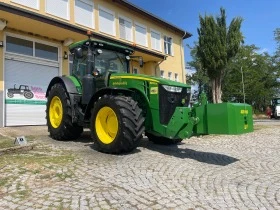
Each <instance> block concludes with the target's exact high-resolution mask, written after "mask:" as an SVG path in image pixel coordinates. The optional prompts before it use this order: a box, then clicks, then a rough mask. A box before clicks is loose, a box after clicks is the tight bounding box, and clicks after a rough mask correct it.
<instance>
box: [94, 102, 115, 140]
mask: <svg viewBox="0 0 280 210" xmlns="http://www.w3.org/2000/svg"><path fill="white" fill-rule="evenodd" d="M118 128H119V124H118V118H117V115H116V113H115V112H114V110H113V109H111V108H110V107H107V106H106V107H103V108H101V109H100V110H99V111H98V113H97V116H96V119H95V129H96V134H97V136H98V138H99V140H100V141H101V142H102V143H104V144H110V143H112V142H113V141H114V139H115V137H116V135H117V132H118Z"/></svg>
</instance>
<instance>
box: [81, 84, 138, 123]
mask: <svg viewBox="0 0 280 210" xmlns="http://www.w3.org/2000/svg"><path fill="white" fill-rule="evenodd" d="M105 94H107V95H119V94H123V95H126V96H131V95H132V94H133V91H131V90H128V89H124V88H110V87H105V88H101V89H100V90H98V91H97V92H96V93H95V94H94V95H93V96H92V98H91V99H90V101H89V103H88V105H87V107H86V111H85V118H84V119H85V120H89V118H90V116H91V109H92V107H93V106H94V103H95V102H96V101H97V100H98V99H99V98H100V97H101V96H103V95H105Z"/></svg>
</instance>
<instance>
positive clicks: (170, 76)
mask: <svg viewBox="0 0 280 210" xmlns="http://www.w3.org/2000/svg"><path fill="white" fill-rule="evenodd" d="M168 79H170V80H171V79H172V72H168Z"/></svg>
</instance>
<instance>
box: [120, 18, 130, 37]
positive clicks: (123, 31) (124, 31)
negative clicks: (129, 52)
mask: <svg viewBox="0 0 280 210" xmlns="http://www.w3.org/2000/svg"><path fill="white" fill-rule="evenodd" d="M119 28H120V38H122V39H125V40H128V41H132V22H131V21H130V20H128V19H126V18H123V17H119Z"/></svg>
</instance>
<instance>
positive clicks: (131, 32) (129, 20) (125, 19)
mask: <svg viewBox="0 0 280 210" xmlns="http://www.w3.org/2000/svg"><path fill="white" fill-rule="evenodd" d="M120 18H121V19H123V20H124V21H127V22H130V24H131V29H130V40H129V39H126V38H122V37H121V30H120ZM118 26H119V37H120V39H123V40H126V41H130V42H133V21H132V20H131V19H129V18H127V17H125V16H123V15H119V16H118Z"/></svg>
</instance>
